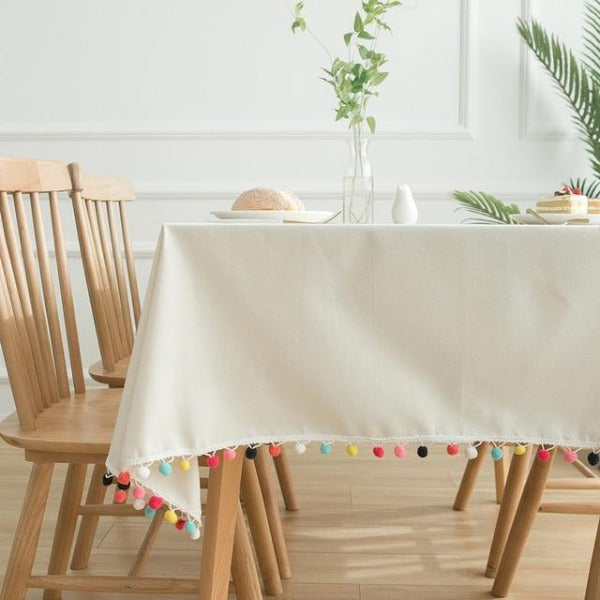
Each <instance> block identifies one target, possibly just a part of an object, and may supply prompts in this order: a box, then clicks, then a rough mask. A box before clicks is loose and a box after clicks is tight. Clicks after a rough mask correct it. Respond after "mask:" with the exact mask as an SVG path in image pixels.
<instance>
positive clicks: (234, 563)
mask: <svg viewBox="0 0 600 600" xmlns="http://www.w3.org/2000/svg"><path fill="white" fill-rule="evenodd" d="M231 577H232V579H233V586H234V588H235V597H236V598H237V600H262V592H261V589H260V581H259V579H258V571H257V569H256V563H255V562H254V553H253V552H252V544H251V543H250V537H249V536H248V529H247V528H246V519H245V517H244V512H243V511H242V505H241V504H239V503H238V511H237V522H236V526H235V539H234V541H233V556H232V559H231Z"/></svg>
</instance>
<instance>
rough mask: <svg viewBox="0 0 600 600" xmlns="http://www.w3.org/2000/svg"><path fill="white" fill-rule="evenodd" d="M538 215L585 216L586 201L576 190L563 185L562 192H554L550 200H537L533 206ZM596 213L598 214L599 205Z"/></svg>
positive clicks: (578, 190) (586, 210)
mask: <svg viewBox="0 0 600 600" xmlns="http://www.w3.org/2000/svg"><path fill="white" fill-rule="evenodd" d="M535 210H536V211H537V212H538V213H546V214H562V215H586V214H587V213H588V199H587V196H584V195H583V194H582V193H581V190H580V189H578V188H570V187H569V186H568V185H565V186H564V187H563V188H562V190H559V191H558V192H554V196H552V197H551V198H543V199H542V200H538V201H537V202H536V205H535ZM596 212H598V213H600V203H599V206H598V208H597V209H596Z"/></svg>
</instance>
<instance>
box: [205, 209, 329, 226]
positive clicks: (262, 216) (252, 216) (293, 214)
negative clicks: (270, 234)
mask: <svg viewBox="0 0 600 600" xmlns="http://www.w3.org/2000/svg"><path fill="white" fill-rule="evenodd" d="M210 214H211V215H213V216H215V217H216V218H217V219H219V221H233V220H235V221H239V220H243V221H270V222H272V221H276V222H280V223H284V222H285V223H322V222H323V221H327V219H330V218H331V217H332V216H333V214H334V213H332V212H329V211H326V210H215V211H213V212H211V213H210Z"/></svg>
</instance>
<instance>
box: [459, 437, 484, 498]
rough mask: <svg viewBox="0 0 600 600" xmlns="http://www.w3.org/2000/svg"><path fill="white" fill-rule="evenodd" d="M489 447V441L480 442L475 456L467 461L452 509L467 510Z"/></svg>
mask: <svg viewBox="0 0 600 600" xmlns="http://www.w3.org/2000/svg"><path fill="white" fill-rule="evenodd" d="M489 448H490V443H489V442H482V443H481V444H480V445H479V446H478V448H477V451H478V452H477V456H476V457H475V458H473V459H471V460H469V461H467V466H466V467H465V470H464V473H463V476H462V480H461V482H460V486H459V487H458V492H456V498H455V499H454V506H453V507H452V508H453V509H454V510H467V506H468V504H469V500H470V499H471V494H472V493H473V489H474V488H475V482H476V481H477V477H478V475H479V471H481V466H482V465H483V461H484V459H485V457H486V456H487V455H488V450H489Z"/></svg>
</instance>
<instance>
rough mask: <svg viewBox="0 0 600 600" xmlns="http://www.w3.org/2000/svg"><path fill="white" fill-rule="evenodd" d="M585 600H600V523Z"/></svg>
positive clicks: (599, 524)
mask: <svg viewBox="0 0 600 600" xmlns="http://www.w3.org/2000/svg"><path fill="white" fill-rule="evenodd" d="M585 600H600V523H598V531H597V532H596V541H595V542H594V549H593V550H592V563H591V565H590V573H589V575H588V581H587V588H586V590H585Z"/></svg>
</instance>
